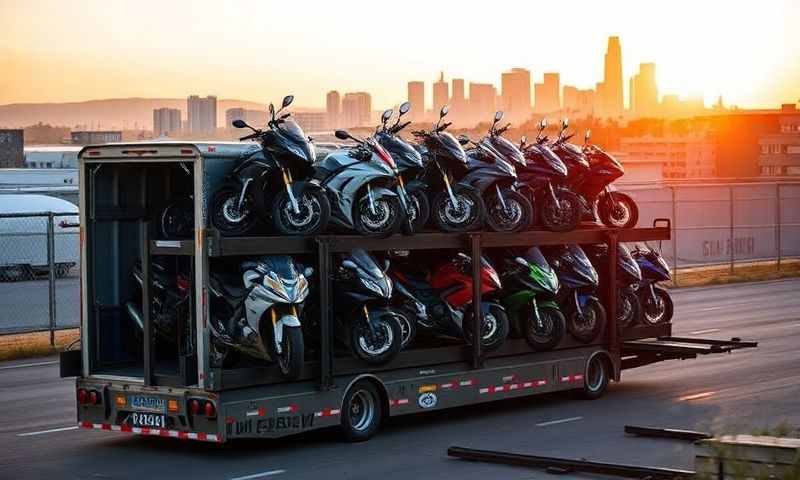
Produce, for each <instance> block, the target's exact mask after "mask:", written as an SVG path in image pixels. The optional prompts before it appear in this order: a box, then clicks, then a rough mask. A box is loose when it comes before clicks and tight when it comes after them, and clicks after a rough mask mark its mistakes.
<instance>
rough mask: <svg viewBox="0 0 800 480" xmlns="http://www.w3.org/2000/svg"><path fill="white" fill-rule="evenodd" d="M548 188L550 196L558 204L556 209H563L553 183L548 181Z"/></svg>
mask: <svg viewBox="0 0 800 480" xmlns="http://www.w3.org/2000/svg"><path fill="white" fill-rule="evenodd" d="M547 189H548V190H549V191H550V197H551V198H552V199H553V203H555V204H556V209H558V210H561V203H560V202H559V201H558V197H557V196H556V192H555V190H553V184H552V183H550V182H547Z"/></svg>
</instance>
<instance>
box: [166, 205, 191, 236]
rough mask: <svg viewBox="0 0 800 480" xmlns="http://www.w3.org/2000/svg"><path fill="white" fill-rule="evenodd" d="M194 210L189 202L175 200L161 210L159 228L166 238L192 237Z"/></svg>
mask: <svg viewBox="0 0 800 480" xmlns="http://www.w3.org/2000/svg"><path fill="white" fill-rule="evenodd" d="M193 214H194V212H193V209H192V204H191V202H188V201H186V202H183V201H182V202H176V203H172V204H169V205H167V206H166V207H164V208H163V209H162V210H161V215H160V216H159V228H160V230H161V235H163V236H164V238H165V239H166V240H175V239H184V238H192V232H193V231H194V215H193Z"/></svg>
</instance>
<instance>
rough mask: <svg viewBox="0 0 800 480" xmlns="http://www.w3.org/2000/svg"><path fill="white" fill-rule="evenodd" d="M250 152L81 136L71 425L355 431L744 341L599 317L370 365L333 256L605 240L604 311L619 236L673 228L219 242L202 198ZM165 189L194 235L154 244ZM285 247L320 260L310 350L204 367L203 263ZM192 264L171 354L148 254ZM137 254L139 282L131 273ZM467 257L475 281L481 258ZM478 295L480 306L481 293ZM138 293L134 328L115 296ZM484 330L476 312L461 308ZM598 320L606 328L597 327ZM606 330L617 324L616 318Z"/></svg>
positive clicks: (614, 376)
mask: <svg viewBox="0 0 800 480" xmlns="http://www.w3.org/2000/svg"><path fill="white" fill-rule="evenodd" d="M251 153H252V146H247V145H242V144H240V143H180V142H166V143H159V142H151V143H134V144H109V145H102V146H88V147H86V148H84V149H83V150H82V151H81V152H80V155H79V159H80V166H79V168H80V185H81V190H80V233H81V235H80V239H81V245H80V248H81V271H82V276H81V309H82V310H81V332H82V335H81V342H80V349H79V350H71V351H67V352H64V353H63V354H62V356H61V375H62V376H76V377H77V379H76V401H77V404H78V405H77V412H78V425H79V426H80V427H83V428H94V429H103V430H112V431H123V432H131V433H137V434H143V435H157V436H166V437H174V438H179V439H192V440H205V441H211V442H224V441H227V440H231V439H234V438H243V437H263V438H268V437H272V438H274V437H280V436H284V435H289V434H295V433H299V432H303V431H307V430H311V429H317V428H324V427H329V426H341V427H342V428H343V430H344V433H345V435H346V436H347V437H348V438H349V439H351V440H362V439H366V438H369V437H370V436H371V435H373V434H374V433H375V432H376V431H377V429H378V427H379V425H380V422H381V420H382V419H383V418H385V417H386V416H395V415H406V414H411V413H417V412H421V411H425V410H437V409H443V408H450V407H456V406H460V405H468V404H473V403H480V402H487V401H493V400H500V399H504V398H512V397H519V396H525V395H534V394H538V393H545V392H554V391H563V390H582V392H583V393H584V395H585V396H587V397H590V398H594V397H598V396H600V395H602V394H603V392H604V391H605V389H606V386H607V385H608V382H609V381H610V380H615V381H619V380H620V377H621V372H622V370H623V369H625V368H632V367H637V366H641V365H646V364H649V363H653V362H657V361H662V360H667V359H675V358H692V357H694V356H696V355H698V354H707V353H718V352H728V351H730V350H732V349H735V348H741V347H746V346H755V344H752V343H745V342H722V341H716V342H715V341H702V340H697V339H678V338H670V336H671V333H672V327H671V324H669V323H666V324H660V325H655V326H633V327H629V328H626V329H624V330H622V329H619V328H617V327H616V326H615V327H613V328H608V327H606V328H605V330H604V331H603V332H601V334H600V335H599V336H598V337H597V338H596V339H595V340H594V341H592V342H590V343H588V344H585V343H580V342H578V341H576V340H574V339H572V338H571V337H569V336H565V337H564V339H563V340H562V341H561V343H560V344H559V345H558V346H556V348H554V349H552V350H549V351H544V352H534V351H533V350H531V348H530V347H529V345H528V344H527V342H526V341H525V340H524V339H512V338H509V339H507V340H506V341H505V343H504V344H503V345H502V346H501V347H500V348H499V349H497V350H493V351H491V352H485V351H482V349H481V344H480V342H473V343H474V345H472V346H469V345H465V344H463V343H461V342H447V341H445V340H442V341H441V342H438V341H437V342H436V343H428V344H420V345H418V346H415V347H413V348H410V349H408V350H404V351H401V352H400V353H399V354H398V356H397V357H396V358H395V359H394V360H393V361H391V362H389V363H388V364H385V365H378V366H375V365H369V364H366V363H364V362H363V361H361V360H358V359H355V358H353V357H351V356H348V355H345V354H343V353H342V352H340V351H338V350H337V348H336V347H335V345H334V341H333V337H334V336H333V330H332V329H333V328H334V322H333V318H332V315H331V311H332V310H333V305H332V301H331V300H332V297H331V281H330V279H331V276H332V275H331V274H332V272H331V260H332V258H331V257H332V255H335V254H337V253H341V252H348V251H351V250H352V249H355V248H363V249H365V250H372V251H386V250H393V249H397V250H409V251H416V250H437V249H453V250H460V251H463V252H465V253H467V254H469V255H470V256H471V257H472V258H473V259H474V258H480V256H481V253H482V251H483V250H484V249H492V248H504V247H512V246H532V245H556V244H566V243H578V244H598V243H605V244H607V245H608V247H609V248H608V251H609V255H611V257H612V258H610V261H609V262H608V264H609V265H610V266H611V267H610V271H609V272H608V276H607V278H608V279H609V281H608V282H607V283H606V284H605V285H604V286H603V288H604V291H603V303H604V306H605V308H606V310H607V317H608V318H611V319H613V318H616V313H615V310H616V302H613V301H609V300H610V299H615V298H616V291H615V285H616V281H615V276H616V268H614V266H615V265H616V252H617V244H618V242H642V241H655V240H667V239H669V238H670V224H669V221H667V220H664V221H659V222H657V225H656V226H653V227H652V228H635V229H626V230H617V229H609V228H605V227H597V226H589V225H586V226H582V227H581V228H579V229H577V230H575V231H572V232H566V233H554V232H544V231H529V232H520V233H490V232H476V233H470V234H462V233H418V234H415V235H411V236H402V235H396V236H391V237H388V238H371V237H362V236H352V235H320V236H316V237H278V236H255V237H221V236H220V235H219V234H218V233H217V232H215V231H214V230H213V229H212V228H210V227H209V225H210V222H209V221H208V213H207V201H208V198H209V197H210V196H211V195H212V194H213V192H214V191H215V189H216V188H217V186H218V185H219V184H220V182H221V181H222V180H223V178H224V175H225V173H226V172H227V171H229V170H230V169H231V168H232V167H233V166H234V165H235V164H236V163H237V162H238V161H239V160H240V159H241V158H242V156H243V155H248V154H251ZM176 198H184V199H188V200H186V201H187V202H191V204H192V206H193V220H194V226H195V227H196V228H194V229H193V231H194V235H193V236H192V238H189V239H185V240H164V239H161V238H158V235H157V234H156V233H155V232H157V231H158V230H157V228H156V225H154V223H156V222H157V221H158V213H159V212H160V211H162V210H163V208H164V206H165V205H167V204H169V202H171V201H174V199H176ZM265 254H290V255H293V256H298V257H299V258H302V259H303V261H304V263H305V264H307V265H311V266H312V267H313V268H314V269H315V273H314V275H313V276H312V277H311V279H310V282H311V285H312V292H311V295H315V296H317V299H318V302H319V305H320V306H321V308H319V309H318V310H319V312H318V316H319V318H318V322H317V324H318V331H317V332H316V335H315V336H316V337H318V339H319V345H318V347H317V348H315V349H312V350H309V351H308V352H307V355H306V358H305V360H304V364H303V369H302V375H301V376H300V378H299V379H298V380H295V381H286V379H285V378H283V377H282V376H281V374H280V371H279V367H278V366H277V365H273V364H267V363H258V362H251V363H250V364H248V363H246V362H243V364H242V365H238V366H236V367H233V368H224V367H222V366H212V364H211V362H210V361H209V349H210V334H209V326H208V321H209V302H208V298H209V291H208V288H209V271H210V269H212V268H217V269H218V268H224V266H225V265H226V262H228V261H230V260H231V259H238V258H243V257H246V256H254V255H265ZM156 256H157V257H158V258H160V259H162V260H163V259H167V263H168V262H174V264H180V265H181V266H182V268H185V269H188V271H190V272H191V276H190V279H189V283H190V285H189V287H188V288H189V291H190V293H191V294H190V295H188V305H187V307H186V308H188V315H187V318H189V319H190V321H189V322H186V323H188V324H180V323H181V322H180V321H179V325H178V326H177V328H176V332H177V335H178V337H179V338H177V339H176V340H177V341H176V345H177V348H171V349H170V348H164V347H163V345H162V342H160V341H158V339H157V338H156V337H155V333H154V325H153V322H154V319H153V318H151V317H152V315H150V302H152V292H151V291H150V290H151V289H150V288H149V285H150V278H151V276H152V275H153V272H152V271H151V261H150V260H151V259H152V258H153V257H156ZM137 261H141V274H142V276H143V277H144V278H143V282H142V287H141V288H139V286H138V285H135V284H134V283H133V282H132V281H131V279H130V271H131V268H132V267H133V265H134V264H135V262H137ZM472 264H473V272H472V274H473V281H474V282H475V283H476V284H479V282H480V281H481V280H480V262H472ZM474 292H475V294H474V299H473V303H472V304H473V305H474V306H475V308H476V310H478V309H479V308H480V304H481V302H480V300H481V298H480V288H475V289H474ZM130 301H137V302H140V304H141V306H142V308H141V312H142V319H141V320H142V322H143V329H142V331H141V333H137V331H136V330H135V328H134V327H133V322H131V321H130V319H129V318H128V317H127V316H126V312H125V305H126V303H128V302H130ZM472 318H473V319H474V321H475V324H474V325H473V331H480V328H479V326H480V325H479V324H478V322H479V319H480V315H479V312H477V311H476V314H475V315H474V316H473V317H472ZM607 325H608V323H607ZM614 325H615V324H614Z"/></svg>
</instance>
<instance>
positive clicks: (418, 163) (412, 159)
mask: <svg viewBox="0 0 800 480" xmlns="http://www.w3.org/2000/svg"><path fill="white" fill-rule="evenodd" d="M377 139H378V142H379V143H380V144H381V145H382V146H383V148H385V149H386V150H388V151H389V154H391V155H392V157H393V158H394V160H395V162H397V166H398V167H400V168H413V167H422V155H421V154H420V153H419V152H418V151H417V150H416V149H414V147H412V146H411V145H409V144H408V143H407V142H406V141H405V140H403V139H402V138H400V137H397V136H395V135H389V134H387V133H381V134H378V135H377Z"/></svg>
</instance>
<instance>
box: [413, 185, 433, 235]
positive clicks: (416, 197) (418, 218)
mask: <svg viewBox="0 0 800 480" xmlns="http://www.w3.org/2000/svg"><path fill="white" fill-rule="evenodd" d="M408 201H409V203H410V205H409V206H408V210H409V211H408V217H409V218H408V220H409V221H408V223H409V224H410V226H411V231H410V232H408V233H416V232H421V231H422V230H424V229H425V224H427V223H428V219H430V216H431V202H430V201H429V200H428V195H427V194H425V191H424V190H422V189H419V188H415V189H412V190H409V191H408Z"/></svg>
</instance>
